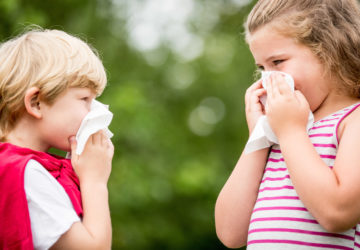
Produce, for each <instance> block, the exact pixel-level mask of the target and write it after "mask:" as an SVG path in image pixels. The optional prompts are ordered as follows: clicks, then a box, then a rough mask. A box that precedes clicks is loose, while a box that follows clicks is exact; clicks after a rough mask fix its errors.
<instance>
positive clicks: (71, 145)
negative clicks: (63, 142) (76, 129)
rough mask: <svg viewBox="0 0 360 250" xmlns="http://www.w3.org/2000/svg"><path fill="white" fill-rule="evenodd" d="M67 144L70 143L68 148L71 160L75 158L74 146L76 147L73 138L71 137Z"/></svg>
mask: <svg viewBox="0 0 360 250" xmlns="http://www.w3.org/2000/svg"><path fill="white" fill-rule="evenodd" d="M69 142H70V147H71V158H73V157H75V156H76V146H77V142H76V139H75V136H71V137H70V138H69Z"/></svg>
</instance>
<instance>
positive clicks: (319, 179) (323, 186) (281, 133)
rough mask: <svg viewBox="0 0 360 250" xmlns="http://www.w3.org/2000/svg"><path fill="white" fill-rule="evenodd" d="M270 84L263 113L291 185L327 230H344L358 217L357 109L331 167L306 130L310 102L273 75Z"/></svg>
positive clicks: (359, 156) (359, 157)
mask: <svg viewBox="0 0 360 250" xmlns="http://www.w3.org/2000/svg"><path fill="white" fill-rule="evenodd" d="M274 80H275V81H276V84H274V83H273V82H272V83H271V84H270V87H269V89H268V99H267V102H268V106H267V115H268V119H269V122H270V124H271V126H272V128H273V130H274V132H275V134H276V135H277V137H278V139H279V143H280V148H281V152H282V154H283V156H284V160H285V162H286V165H287V167H288V170H289V173H290V176H291V180H292V182H293V184H294V187H295V189H296V191H297V193H298V195H299V197H300V199H301V200H302V202H303V203H304V204H305V206H306V208H307V209H308V210H309V211H310V213H311V214H312V215H313V216H314V217H315V218H316V219H317V221H318V222H319V223H320V224H321V225H322V226H323V227H324V228H325V229H326V230H327V231H330V232H339V231H345V230H347V229H350V228H352V227H353V226H355V225H356V224H357V223H358V222H359V220H360V199H359V197H360V184H359V180H360V164H359V163H360V152H359V150H360V140H359V138H360V130H359V127H360V113H359V112H356V111H354V112H353V113H352V115H351V116H350V117H348V118H346V119H345V120H344V121H343V123H344V124H342V127H343V128H344V130H343V133H342V134H341V142H340V144H339V148H338V152H337V155H336V160H335V164H334V167H333V170H331V169H330V168H329V167H328V166H327V165H326V164H325V163H324V162H323V160H322V159H321V157H320V156H319V155H318V153H317V152H316V150H315V148H314V147H313V145H312V143H311V141H310V139H309V137H308V134H307V132H306V123H307V116H308V112H309V106H308V103H307V101H306V99H305V97H304V96H303V95H302V94H301V93H300V92H297V91H296V92H294V93H293V92H291V91H290V89H289V88H288V87H287V86H286V84H285V83H284V81H283V80H282V79H280V78H274Z"/></svg>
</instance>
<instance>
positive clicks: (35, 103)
mask: <svg viewBox="0 0 360 250" xmlns="http://www.w3.org/2000/svg"><path fill="white" fill-rule="evenodd" d="M39 91H40V90H39V88H38V87H31V88H30V89H28V90H27V91H26V93H25V98H24V104H25V109H26V111H27V112H28V113H29V114H30V115H31V116H33V117H35V118H37V119H40V118H41V117H42V114H41V112H40V100H39Z"/></svg>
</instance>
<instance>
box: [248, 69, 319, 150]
mask: <svg viewBox="0 0 360 250" xmlns="http://www.w3.org/2000/svg"><path fill="white" fill-rule="evenodd" d="M275 72H277V73H280V74H282V75H283V76H284V78H285V81H286V83H287V84H288V85H289V86H290V88H291V89H292V90H293V91H294V79H293V78H292V76H291V75H289V74H287V73H285V72H281V71H262V72H261V80H262V85H263V87H264V89H266V84H267V81H268V80H269V77H270V75H271V74H273V73H275ZM260 102H261V103H262V104H263V105H264V106H265V103H266V95H263V96H261V97H260ZM313 122H314V115H313V114H312V112H309V118H308V123H307V130H309V129H310V128H311V127H312V124H313ZM278 143H279V142H278V139H277V137H276V135H275V134H274V132H273V131H272V129H271V127H270V124H269V122H268V119H267V117H266V115H262V116H261V117H260V118H259V120H258V121H257V123H256V125H255V128H254V130H253V132H252V133H251V135H250V137H249V140H248V142H247V143H246V145H245V148H244V152H245V153H246V154H248V153H251V152H254V151H257V150H260V149H263V148H267V147H270V146H272V145H273V144H278Z"/></svg>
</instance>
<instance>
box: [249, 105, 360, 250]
mask: <svg viewBox="0 0 360 250" xmlns="http://www.w3.org/2000/svg"><path fill="white" fill-rule="evenodd" d="M359 106H360V103H357V104H354V105H351V106H349V107H347V108H344V109H342V110H340V111H337V112H336V113H334V114H331V115H329V116H327V117H325V118H323V119H322V120H319V121H317V122H315V123H314V124H313V126H312V128H310V129H309V132H308V134H309V137H310V139H311V142H312V144H313V145H314V147H315V149H316V151H317V152H318V154H319V155H320V156H321V158H322V159H323V161H324V162H325V163H326V164H327V165H328V166H329V167H330V168H332V166H333V165H334V161H335V157H336V152H337V148H338V138H337V129H338V126H339V124H340V122H341V121H342V120H343V119H344V118H345V117H346V116H348V115H349V114H350V113H351V112H352V111H354V110H355V109H356V108H357V107H359ZM254 249H256V250H282V249H294V250H301V249H306V250H308V249H346V250H350V249H358V250H360V224H358V225H357V226H356V227H354V228H352V229H350V230H348V231H346V232H342V233H328V232H327V231H325V229H323V228H322V227H321V226H320V224H319V223H318V222H317V221H316V220H315V218H314V217H313V216H312V215H311V214H310V213H309V212H308V210H307V209H306V208H305V206H304V204H303V203H302V202H301V200H300V199H299V196H298V195H297V193H296V191H295V189H294V186H293V184H292V182H291V179H290V176H289V172H288V170H287V167H286V165H285V162H284V158H283V156H282V154H281V151H280V147H279V145H274V146H272V148H271V150H270V154H269V157H268V160H267V164H266V167H265V171H264V175H263V178H262V181H261V184H260V187H259V193H258V197H257V200H256V204H255V206H254V209H253V212H252V216H251V219H250V226H249V232H248V242H247V250H254Z"/></svg>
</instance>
